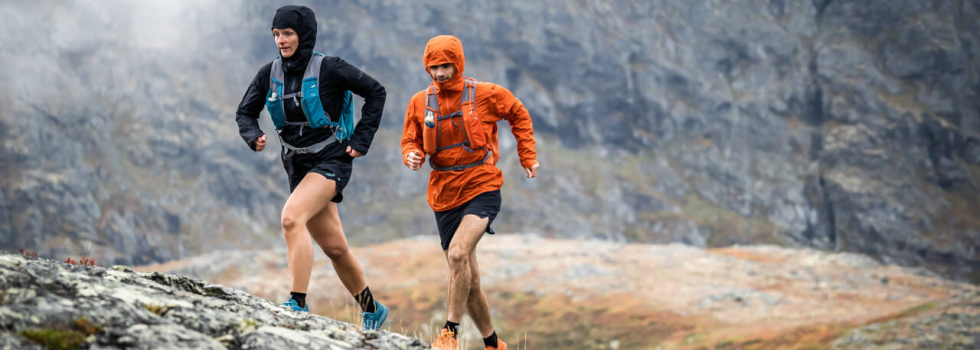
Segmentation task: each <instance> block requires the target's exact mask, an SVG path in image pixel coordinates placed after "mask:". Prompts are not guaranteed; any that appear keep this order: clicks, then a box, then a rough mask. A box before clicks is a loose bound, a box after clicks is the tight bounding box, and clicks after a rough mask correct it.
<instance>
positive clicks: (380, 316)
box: [361, 301, 388, 330]
mask: <svg viewBox="0 0 980 350" xmlns="http://www.w3.org/2000/svg"><path fill="white" fill-rule="evenodd" d="M374 305H375V306H376V307H377V309H376V310H374V312H362V313H361V319H362V320H363V321H364V324H363V328H364V329H370V330H379V329H381V325H383V324H384V323H385V320H387V319H388V307H387V306H384V304H382V303H379V302H378V301H375V302H374Z"/></svg>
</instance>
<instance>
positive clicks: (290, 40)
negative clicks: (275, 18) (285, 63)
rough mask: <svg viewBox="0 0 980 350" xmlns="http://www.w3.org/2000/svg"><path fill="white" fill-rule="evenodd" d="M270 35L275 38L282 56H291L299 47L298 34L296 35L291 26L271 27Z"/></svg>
mask: <svg viewBox="0 0 980 350" xmlns="http://www.w3.org/2000/svg"><path fill="white" fill-rule="evenodd" d="M272 37H273V38H275V39H276V46H278V47H279V54H280V55H282V58H289V57H292V56H293V54H295V53H296V49H297V48H299V35H296V31H295V30H293V29H292V28H286V29H279V28H272Z"/></svg>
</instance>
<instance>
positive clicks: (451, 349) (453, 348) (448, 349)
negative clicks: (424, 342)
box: [432, 328, 459, 350]
mask: <svg viewBox="0 0 980 350" xmlns="http://www.w3.org/2000/svg"><path fill="white" fill-rule="evenodd" d="M432 348H433V349H440V350H457V349H459V341H458V340H456V337H454V336H453V332H452V331H450V330H448V329H445V328H443V329H442V333H440V334H439V337H438V338H436V341H434V342H432Z"/></svg>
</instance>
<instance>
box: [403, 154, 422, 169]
mask: <svg viewBox="0 0 980 350" xmlns="http://www.w3.org/2000/svg"><path fill="white" fill-rule="evenodd" d="M423 160H425V156H420V155H419V154H418V152H417V151H411V152H408V155H406V156H405V163H408V168H409V169H412V170H419V169H422V161H423Z"/></svg>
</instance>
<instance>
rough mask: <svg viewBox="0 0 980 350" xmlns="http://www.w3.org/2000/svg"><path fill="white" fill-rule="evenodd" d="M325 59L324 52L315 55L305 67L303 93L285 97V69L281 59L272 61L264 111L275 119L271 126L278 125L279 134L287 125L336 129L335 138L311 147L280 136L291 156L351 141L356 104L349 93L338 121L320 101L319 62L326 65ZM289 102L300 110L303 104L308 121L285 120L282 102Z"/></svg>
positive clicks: (284, 149)
mask: <svg viewBox="0 0 980 350" xmlns="http://www.w3.org/2000/svg"><path fill="white" fill-rule="evenodd" d="M323 57H324V56H323V54H322V53H319V52H314V53H313V55H312V56H311V57H310V61H309V63H307V65H306V71H305V72H304V73H303V85H302V86H303V88H302V90H301V91H300V92H295V93H291V94H288V95H285V96H284V95H283V84H284V81H285V73H284V72H283V69H282V57H276V60H275V61H272V70H271V72H270V74H269V75H270V76H269V93H267V94H266V100H265V101H266V102H265V108H266V109H267V110H268V111H269V115H270V116H272V124H274V125H275V126H276V131H277V133H278V132H281V130H282V128H284V127H285V126H286V125H299V126H301V127H310V128H314V129H318V128H323V127H329V128H332V129H333V130H334V136H335V137H332V138H329V139H327V140H326V141H323V142H319V143H317V144H314V145H312V146H308V147H295V146H292V145H289V144H287V143H285V142H282V137H281V136H280V137H279V141H280V142H281V143H282V145H283V152H292V154H302V153H317V152H319V151H320V150H322V149H323V148H324V147H326V146H327V145H329V144H331V143H334V142H337V141H343V140H347V139H350V137H351V135H352V134H353V133H354V103H353V96H352V95H351V92H350V91H344V104H343V106H342V107H341V109H340V110H341V112H340V118H337V119H338V120H336V121H334V120H333V118H331V117H330V114H328V113H327V112H326V111H324V110H323V103H322V102H321V101H320V90H319V89H318V88H317V84H319V81H320V79H319V78H320V77H319V76H320V63H321V62H323ZM290 100H291V101H292V102H291V103H294V104H296V106H297V107H299V106H300V105H302V108H301V110H302V111H303V115H304V116H305V117H306V121H305V122H291V121H287V120H286V109H285V107H284V106H283V103H290V102H288V101H290ZM302 130H303V129H302V128H301V129H300V133H302Z"/></svg>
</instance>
